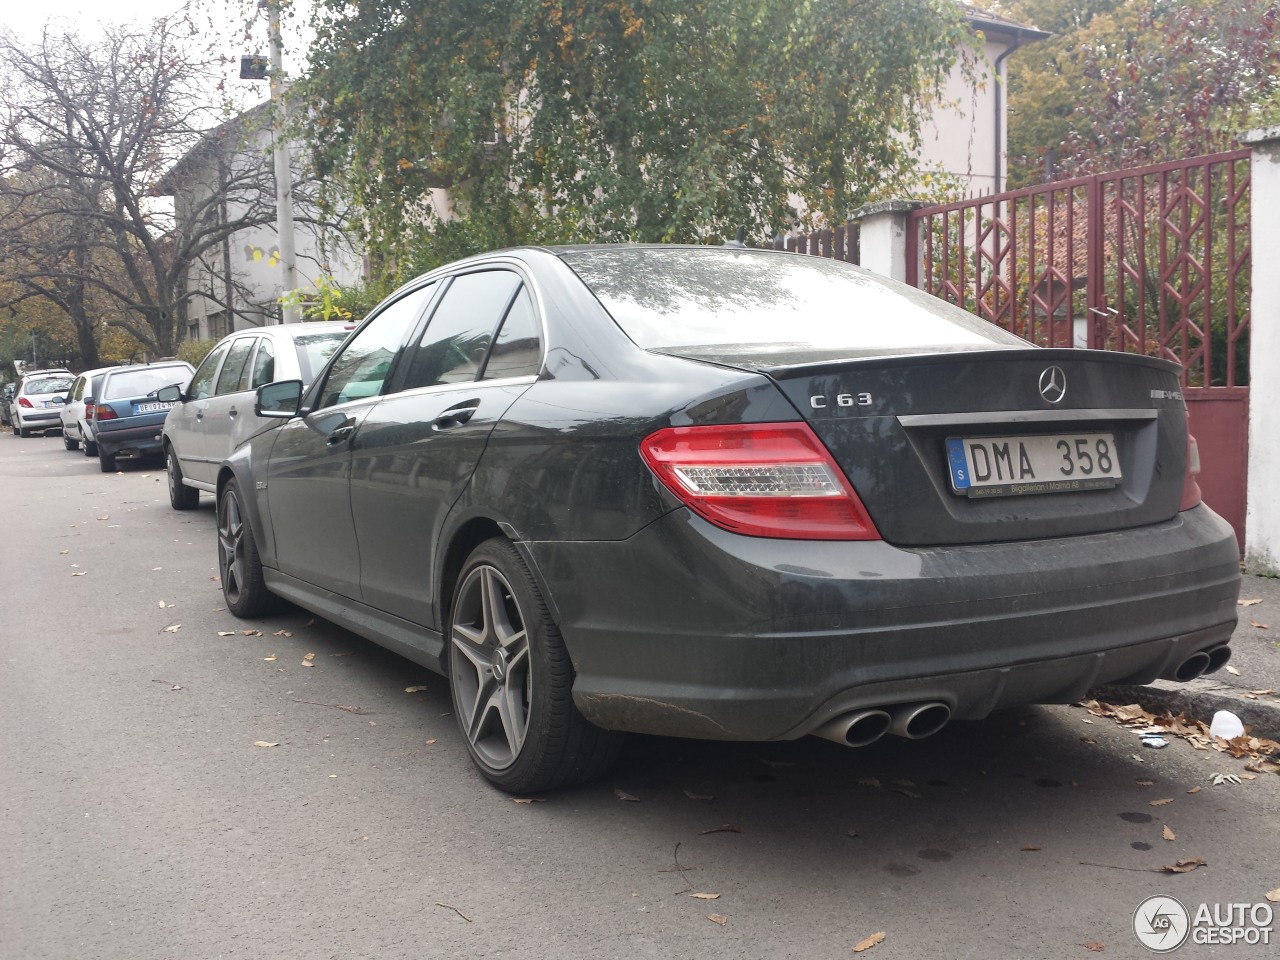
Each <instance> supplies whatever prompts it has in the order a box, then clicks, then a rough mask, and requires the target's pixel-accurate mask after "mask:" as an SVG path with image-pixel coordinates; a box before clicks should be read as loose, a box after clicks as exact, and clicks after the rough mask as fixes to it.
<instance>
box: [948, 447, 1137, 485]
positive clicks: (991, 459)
mask: <svg viewBox="0 0 1280 960" xmlns="http://www.w3.org/2000/svg"><path fill="white" fill-rule="evenodd" d="M947 466H948V467H949V468H950V471H951V488H952V489H953V490H954V491H955V492H956V493H960V494H964V495H965V496H968V497H1011V496H1019V495H1023V494H1029V493H1069V492H1072V491H1076V490H1097V489H1100V488H1104V487H1114V486H1115V485H1116V484H1117V483H1119V482H1120V479H1121V474H1120V457H1119V454H1118V453H1117V451H1116V441H1115V437H1114V436H1113V435H1112V434H1110V433H1071V434H1058V433H1055V434H1045V435H1037V436H1021V437H948V438H947Z"/></svg>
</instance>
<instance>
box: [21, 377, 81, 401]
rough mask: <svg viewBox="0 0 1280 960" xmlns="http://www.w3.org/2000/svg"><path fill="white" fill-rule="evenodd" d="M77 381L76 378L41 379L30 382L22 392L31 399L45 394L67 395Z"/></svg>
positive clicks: (24, 386)
mask: <svg viewBox="0 0 1280 960" xmlns="http://www.w3.org/2000/svg"><path fill="white" fill-rule="evenodd" d="M75 379H76V378H75V377H41V378H40V379H38V380H28V381H27V382H26V383H25V384H24V385H23V387H22V392H23V393H25V394H26V395H27V396H29V397H30V396H34V395H35V394H43V393H66V392H67V389H68V388H69V387H70V386H71V384H73V383H74V382H75Z"/></svg>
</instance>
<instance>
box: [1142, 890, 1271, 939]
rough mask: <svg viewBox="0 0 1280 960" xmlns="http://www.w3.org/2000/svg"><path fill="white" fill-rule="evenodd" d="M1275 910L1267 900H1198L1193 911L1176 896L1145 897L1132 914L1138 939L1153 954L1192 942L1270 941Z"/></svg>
mask: <svg viewBox="0 0 1280 960" xmlns="http://www.w3.org/2000/svg"><path fill="white" fill-rule="evenodd" d="M1274 919H1275V911H1274V909H1273V908H1272V906H1271V904H1269V903H1202V904H1200V905H1199V906H1198V907H1196V909H1195V911H1194V912H1193V911H1190V910H1188V909H1187V908H1186V907H1184V906H1183V905H1182V903H1181V901H1179V900H1178V899H1177V898H1175V897H1166V896H1156V897H1147V899H1145V900H1143V901H1142V903H1140V904H1138V909H1137V910H1135V911H1134V913H1133V932H1134V933H1135V934H1136V935H1137V937H1138V942H1139V943H1141V944H1142V945H1143V946H1144V947H1146V948H1147V949H1148V950H1150V951H1152V952H1153V953H1172V952H1173V951H1174V950H1177V949H1178V948H1179V947H1180V946H1182V945H1183V944H1184V943H1186V942H1187V941H1188V940H1190V941H1191V942H1192V943H1204V944H1214V945H1228V946H1229V945H1231V944H1236V943H1247V944H1270V943H1271V932H1272V931H1271V924H1272V922H1273V920H1274Z"/></svg>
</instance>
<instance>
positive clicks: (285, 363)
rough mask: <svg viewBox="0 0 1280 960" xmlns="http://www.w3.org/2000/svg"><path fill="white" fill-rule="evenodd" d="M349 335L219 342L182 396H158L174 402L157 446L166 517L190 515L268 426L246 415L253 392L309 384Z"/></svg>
mask: <svg viewBox="0 0 1280 960" xmlns="http://www.w3.org/2000/svg"><path fill="white" fill-rule="evenodd" d="M354 329H355V324H344V323H337V322H331V323H287V324H281V325H278V326H272V327H258V328H256V329H253V330H242V331H240V332H238V333H233V334H231V335H230V336H228V337H225V338H223V339H222V340H221V341H219V342H218V344H217V345H216V346H215V347H214V348H213V349H212V350H211V351H210V352H209V355H208V356H206V357H205V358H204V361H203V362H202V363H201V364H200V366H199V367H198V368H197V369H196V372H195V375H194V376H193V377H192V378H191V383H190V384H189V385H188V387H187V389H186V390H178V389H176V388H172V387H171V388H168V389H167V390H163V391H161V393H160V395H159V399H160V400H162V401H164V402H168V403H173V402H176V406H174V408H173V409H172V410H171V411H170V412H169V416H168V417H167V418H166V419H165V422H164V435H163V438H162V443H163V448H164V458H165V467H166V469H167V471H168V474H169V502H170V503H171V504H172V505H173V509H175V510H190V509H192V508H193V507H195V506H196V505H197V504H198V503H199V502H200V491H201V490H207V491H208V492H209V493H213V492H214V489H215V488H214V481H215V479H216V478H217V473H218V466H219V465H220V464H221V463H222V461H223V460H225V459H226V458H227V457H229V456H230V455H231V452H232V451H233V450H234V449H235V448H236V447H238V446H240V444H242V443H244V442H245V440H247V439H248V438H249V437H251V436H253V434H255V433H257V432H258V431H259V430H261V429H262V428H263V427H266V426H269V425H271V424H272V423H273V422H274V421H271V420H267V419H265V418H263V417H259V416H257V415H256V414H255V413H254V412H253V403H254V391H255V390H256V389H257V388H258V387H260V386H262V385H263V384H265V383H271V382H272V381H275V380H300V381H302V383H303V384H309V383H310V382H311V381H312V380H314V379H315V375H316V374H317V373H319V372H320V370H321V368H322V367H323V366H324V365H325V363H326V361H328V359H329V357H331V356H332V355H333V353H334V351H335V350H337V349H338V347H339V346H340V345H341V344H342V342H343V341H344V340H346V338H347V335H348V334H349V333H350V332H351V331H352V330H354Z"/></svg>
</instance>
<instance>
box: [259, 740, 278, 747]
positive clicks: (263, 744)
mask: <svg viewBox="0 0 1280 960" xmlns="http://www.w3.org/2000/svg"><path fill="white" fill-rule="evenodd" d="M253 745H254V746H255V747H278V746H280V744H279V742H276V743H272V742H271V741H269V740H255V741H253Z"/></svg>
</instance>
